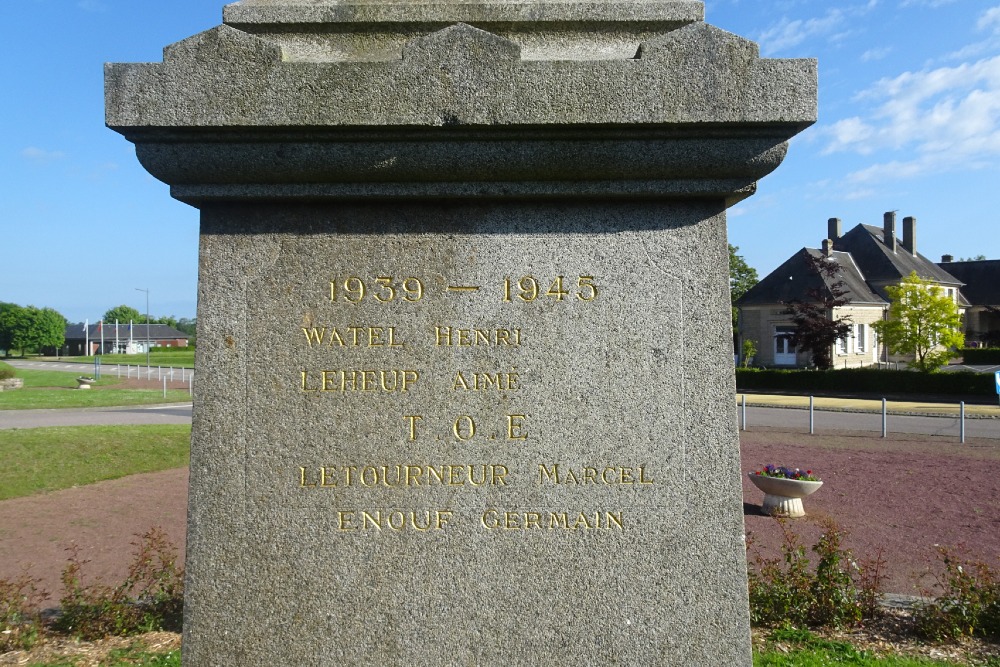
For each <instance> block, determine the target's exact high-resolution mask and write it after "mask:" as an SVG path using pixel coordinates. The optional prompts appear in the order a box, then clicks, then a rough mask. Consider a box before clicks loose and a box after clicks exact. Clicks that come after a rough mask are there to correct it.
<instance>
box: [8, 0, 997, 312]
mask: <svg viewBox="0 0 1000 667" xmlns="http://www.w3.org/2000/svg"><path fill="white" fill-rule="evenodd" d="M4 5H5V6H4V8H3V10H2V14H0V15H2V16H3V18H4V24H5V25H7V26H8V28H7V29H6V30H5V31H4V34H5V39H4V40H3V41H2V42H0V56H2V58H0V62H2V63H3V65H2V67H3V84H4V86H3V87H4V90H5V91H6V94H5V98H6V99H7V103H6V104H5V105H4V107H3V111H2V112H0V118H2V120H3V128H4V131H3V136H2V138H0V175H2V183H3V189H2V192H0V195H2V196H0V233H2V236H0V239H2V240H0V248H2V251H0V257H2V263H0V266H2V268H3V270H2V271H0V301H10V302H14V303H18V304H21V305H28V304H31V305H35V306H39V307H42V306H48V307H52V308H55V309H56V310H58V311H60V312H61V313H63V314H64V315H65V316H66V317H67V318H69V319H70V320H71V321H82V320H84V319H90V320H91V321H94V320H95V319H97V318H99V317H100V316H101V315H102V314H103V313H104V311H105V310H107V309H108V308H111V307H113V306H116V305H119V304H128V305H131V306H133V307H135V308H137V309H139V310H140V311H143V310H145V303H146V301H145V300H146V295H145V293H144V292H140V291H137V288H142V289H149V290H150V293H149V295H150V311H151V312H152V314H153V315H157V316H160V315H174V316H176V317H193V316H194V315H195V301H196V283H197V247H198V214H197V211H196V210H195V209H193V208H191V207H189V206H187V205H185V204H181V203H179V202H176V201H174V200H172V199H171V198H170V196H169V193H168V189H167V186H165V185H164V184H162V183H160V182H159V181H156V180H155V179H153V178H152V177H150V176H149V175H147V174H146V172H145V171H144V170H143V169H142V167H141V166H140V165H139V163H138V162H137V161H136V159H135V155H134V151H133V149H132V146H131V144H129V143H128V142H126V141H125V140H124V139H123V138H122V137H120V136H119V135H118V134H116V133H114V132H112V131H110V130H108V129H106V128H105V127H104V109H103V107H104V101H103V70H102V66H103V63H104V62H151V61H159V60H160V59H161V50H162V47H163V46H166V45H167V44H170V43H172V42H175V41H178V40H180V39H183V38H185V37H188V36H190V35H193V34H195V33H197V32H200V31H202V30H206V29H208V28H211V27H213V26H215V25H217V24H218V23H220V22H221V19H222V6H223V2H216V1H215V0H171V2H137V1H136V0H18V1H17V2H15V1H14V0H7V2H5V3H4ZM705 13H706V20H707V21H708V22H709V23H712V24H714V25H716V26H718V27H720V28H723V29H726V30H729V31H731V32H734V33H737V34H739V35H741V36H743V37H747V38H750V39H752V40H754V41H756V42H758V43H759V44H760V45H761V52H762V54H763V55H764V56H766V57H775V58H789V57H814V58H818V59H819V71H820V121H819V123H817V124H816V125H814V126H813V127H812V128H810V129H809V130H807V131H806V132H804V133H803V134H801V135H799V137H797V138H796V139H795V140H794V141H793V142H792V146H791V150H790V152H789V155H788V158H787V159H786V160H785V162H784V163H783V164H782V165H781V167H779V169H778V170H777V171H776V172H775V173H774V174H771V175H770V176H767V177H766V178H764V179H763V180H762V181H761V182H760V183H759V189H758V193H757V194H756V195H755V196H754V197H752V198H750V199H748V200H746V201H744V202H742V203H740V204H738V205H737V206H736V207H734V208H733V209H731V210H730V213H729V223H730V224H729V230H730V240H731V242H732V243H733V244H734V245H737V246H739V247H740V253H741V254H742V255H743V256H744V257H745V258H746V259H747V261H748V262H749V263H750V264H751V266H753V267H755V268H756V269H757V271H758V272H759V273H760V275H761V276H763V275H765V274H766V273H768V272H769V271H771V270H772V269H774V268H775V267H776V266H777V265H778V264H780V263H781V262H782V261H784V259H786V258H787V257H788V256H789V255H790V254H792V253H793V252H794V251H795V250H797V249H799V248H801V247H803V246H809V247H818V246H819V245H820V243H821V240H822V238H823V237H824V236H825V234H826V220H827V218H829V217H840V218H842V219H843V221H844V228H845V230H846V229H850V228H851V227H853V226H854V225H856V224H858V223H868V224H875V225H879V224H881V220H882V213H883V212H884V211H890V210H897V211H898V212H899V216H900V218H902V217H903V216H908V215H912V216H915V217H916V218H917V221H918V235H917V240H918V249H919V250H920V252H922V253H923V254H924V255H926V256H928V257H929V258H931V259H933V260H939V259H940V256H941V255H942V254H945V253H949V254H952V255H955V256H956V257H972V256H976V255H980V254H982V255H985V256H986V257H988V258H990V259H1000V234H998V233H997V229H996V226H997V222H998V221H1000V215H998V214H997V210H998V208H1000V202H998V201H997V197H996V196H997V193H998V191H1000V171H998V165H1000V0H987V1H977V0H869V1H868V2H864V1H858V2H846V3H845V2H839V3H827V2H816V1H815V0H810V1H805V0H719V1H718V2H713V1H711V0H710V1H708V2H706V3H705Z"/></svg>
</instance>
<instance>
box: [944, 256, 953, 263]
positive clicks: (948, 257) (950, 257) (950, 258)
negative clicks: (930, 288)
mask: <svg viewBox="0 0 1000 667" xmlns="http://www.w3.org/2000/svg"><path fill="white" fill-rule="evenodd" d="M954 261H955V258H954V257H953V256H952V255H941V263H942V264H951V263H952V262H954Z"/></svg>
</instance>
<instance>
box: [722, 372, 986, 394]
mask: <svg viewBox="0 0 1000 667" xmlns="http://www.w3.org/2000/svg"><path fill="white" fill-rule="evenodd" d="M736 386H737V388H738V391H750V390H765V391H785V392H790V393H819V392H829V393H837V392H841V393H849V394H864V393H868V394H874V395H878V396H890V395H899V394H950V395H959V396H975V395H981V396H987V395H993V394H994V393H995V386H994V383H993V376H992V375H987V374H985V373H914V372H912V371H895V370H881V369H878V368H847V369H840V370H829V371H816V370H787V369H776V368H768V369H762V368H737V369H736Z"/></svg>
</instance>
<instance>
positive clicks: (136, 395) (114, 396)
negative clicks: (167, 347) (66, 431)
mask: <svg viewBox="0 0 1000 667" xmlns="http://www.w3.org/2000/svg"><path fill="white" fill-rule="evenodd" d="M0 368H10V367H9V366H7V364H4V363H2V362H0ZM14 373H15V375H16V376H17V377H19V378H21V379H22V380H24V388H23V389H16V390H13V391H2V392H0V410H36V409H52V408H103V407H109V406H115V405H149V404H153V403H180V402H186V401H190V400H191V396H190V394H188V392H187V391H186V390H179V389H168V390H167V396H166V398H164V396H163V390H162V389H114V388H111V389H91V390H89V391H81V390H78V389H76V386H77V383H76V376H75V375H74V374H73V373H66V372H63V371H32V370H23V369H16V370H15V371H14ZM120 383H121V381H120V380H118V379H117V378H114V377H109V376H105V377H104V378H102V379H101V380H99V381H98V382H95V383H94V386H95V387H114V386H115V385H118V384H120Z"/></svg>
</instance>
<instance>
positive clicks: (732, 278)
mask: <svg viewBox="0 0 1000 667" xmlns="http://www.w3.org/2000/svg"><path fill="white" fill-rule="evenodd" d="M738 251H739V247H738V246H734V245H733V244H731V243H730V244H729V296H730V300H731V302H732V303H733V304H735V303H736V300H737V299H739V298H740V297H741V296H743V295H744V294H746V293H747V291H749V290H750V288H751V287H753V286H754V285H756V284H757V281H758V280H759V279H758V278H757V269H755V268H753V267H752V266H750V265H749V264H747V263H746V260H744V259H743V257H742V256H741V255H739V254H737V252H738ZM737 318H738V315H737V312H736V306H735V305H733V329H734V330H735V329H736V327H737V324H738V322H737Z"/></svg>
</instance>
